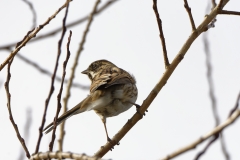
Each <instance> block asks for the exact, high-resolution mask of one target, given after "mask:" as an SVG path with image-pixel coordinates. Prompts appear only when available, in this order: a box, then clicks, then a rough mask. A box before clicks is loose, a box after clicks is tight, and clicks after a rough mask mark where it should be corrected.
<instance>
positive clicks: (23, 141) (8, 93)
mask: <svg viewBox="0 0 240 160" xmlns="http://www.w3.org/2000/svg"><path fill="white" fill-rule="evenodd" d="M12 62H13V59H12V60H10V62H8V68H7V80H6V82H5V90H6V95H7V107H8V113H9V119H10V121H11V123H12V125H13V128H14V130H15V132H16V134H17V137H18V139H19V141H20V143H21V145H22V147H23V149H24V150H25V153H26V156H27V157H28V158H30V154H29V151H28V148H27V146H26V144H25V140H24V139H23V138H22V136H21V134H20V133H19V130H18V126H17V124H16V123H15V121H14V118H13V116H12V109H11V94H10V92H9V82H10V79H11V73H10V68H11V64H12Z"/></svg>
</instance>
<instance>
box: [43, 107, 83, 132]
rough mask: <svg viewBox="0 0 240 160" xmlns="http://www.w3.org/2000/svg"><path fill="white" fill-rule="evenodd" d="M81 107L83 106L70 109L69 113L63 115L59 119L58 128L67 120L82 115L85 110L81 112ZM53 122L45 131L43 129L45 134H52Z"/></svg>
mask: <svg viewBox="0 0 240 160" xmlns="http://www.w3.org/2000/svg"><path fill="white" fill-rule="evenodd" d="M79 105H81V104H78V105H77V106H75V107H73V108H72V109H70V110H69V111H67V112H65V113H63V114H62V115H61V116H60V117H59V118H58V119H57V126H58V125H59V124H61V123H62V122H63V121H65V120H67V119H68V118H70V117H71V116H73V115H75V114H78V113H81V112H83V111H84V110H81V109H80V107H79ZM53 127H54V125H53V122H52V123H50V124H49V125H47V126H46V127H45V128H44V129H43V132H45V134H48V133H49V132H51V131H52V130H53Z"/></svg>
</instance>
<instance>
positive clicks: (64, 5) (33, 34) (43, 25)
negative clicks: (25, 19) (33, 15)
mask: <svg viewBox="0 0 240 160" xmlns="http://www.w3.org/2000/svg"><path fill="white" fill-rule="evenodd" d="M69 2H70V1H67V2H65V4H63V5H62V6H61V7H60V8H59V9H58V10H57V11H56V12H55V13H54V14H53V15H52V16H51V17H49V18H48V19H47V21H46V22H44V23H43V24H42V25H39V26H38V27H37V28H35V29H34V30H33V31H30V32H29V33H27V35H26V36H25V37H24V39H23V40H22V41H21V43H18V44H17V47H16V48H15V50H14V51H12V52H11V54H10V55H9V56H8V58H7V59H6V60H5V61H4V62H3V63H2V64H1V65H0V71H1V70H2V69H3V68H4V67H5V65H6V64H7V63H8V62H9V60H11V59H12V58H13V57H14V56H15V55H16V54H17V53H18V51H19V50H20V49H21V48H22V47H23V46H25V45H26V44H27V42H28V41H30V40H31V39H32V38H33V37H35V36H36V34H37V33H38V32H39V31H40V30H42V28H43V27H45V26H46V25H47V24H49V22H50V21H51V20H52V19H54V18H55V17H56V16H57V14H58V13H59V12H60V11H61V10H62V9H63V8H65V7H66V6H67V5H68V3H69Z"/></svg>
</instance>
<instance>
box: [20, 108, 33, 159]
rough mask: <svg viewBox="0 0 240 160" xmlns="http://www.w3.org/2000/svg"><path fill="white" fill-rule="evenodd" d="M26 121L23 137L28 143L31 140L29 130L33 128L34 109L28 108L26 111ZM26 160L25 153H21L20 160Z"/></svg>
mask: <svg viewBox="0 0 240 160" xmlns="http://www.w3.org/2000/svg"><path fill="white" fill-rule="evenodd" d="M26 117H27V118H26V121H25V125H24V132H23V137H25V141H26V142H28V139H29V137H30V136H29V130H30V128H31V125H32V109H31V108H27V110H26ZM23 159H24V152H21V153H20V155H19V158H18V160H23Z"/></svg>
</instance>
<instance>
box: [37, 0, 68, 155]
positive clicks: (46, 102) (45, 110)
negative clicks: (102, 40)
mask: <svg viewBox="0 0 240 160" xmlns="http://www.w3.org/2000/svg"><path fill="white" fill-rule="evenodd" d="M70 1H71V0H66V2H65V4H66V7H67V6H68V4H69V2H70ZM64 7H65V6H64ZM64 7H63V8H64ZM59 10H60V9H59ZM63 36H64V34H63V35H62V38H63ZM61 43H62V42H61V39H60V40H59V42H58V55H57V59H56V62H55V67H54V72H53V75H52V80H51V86H50V90H49V94H48V97H47V99H46V101H45V108H44V112H43V116H42V123H41V126H40V127H39V137H38V142H37V145H36V149H35V154H36V153H38V150H39V146H40V143H41V139H42V134H43V133H42V131H43V127H44V124H45V121H46V115H47V109H48V104H49V101H50V99H51V96H52V94H53V92H54V80H55V76H56V73H57V68H58V61H59V58H60V55H61V47H59V45H61Z"/></svg>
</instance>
